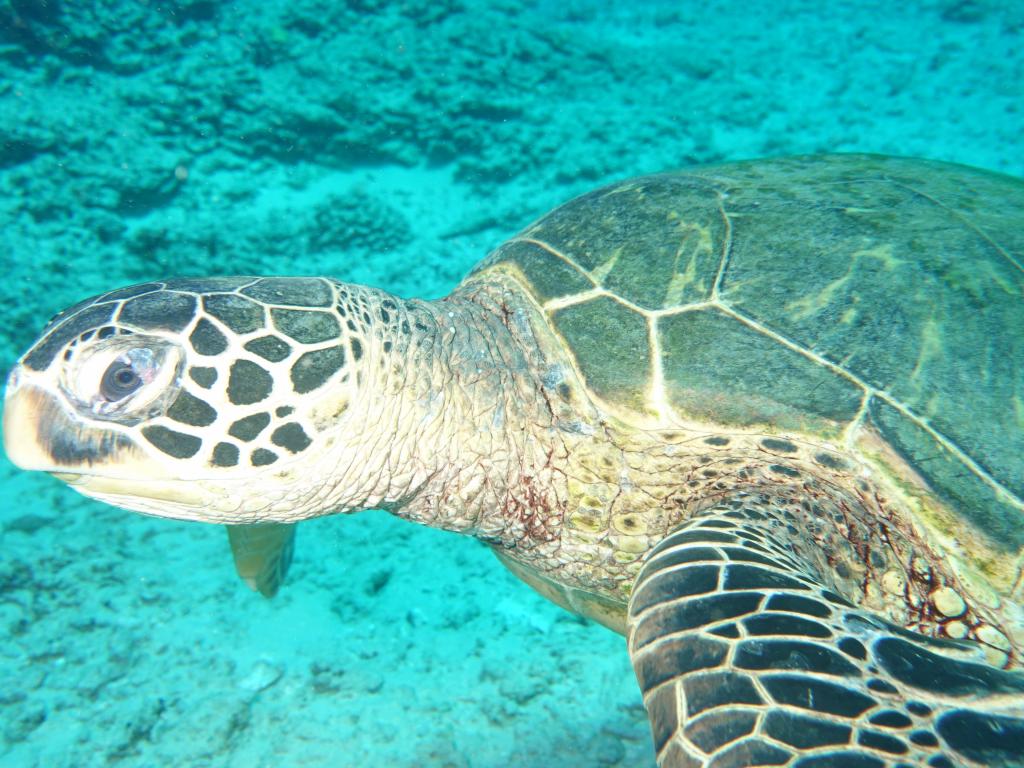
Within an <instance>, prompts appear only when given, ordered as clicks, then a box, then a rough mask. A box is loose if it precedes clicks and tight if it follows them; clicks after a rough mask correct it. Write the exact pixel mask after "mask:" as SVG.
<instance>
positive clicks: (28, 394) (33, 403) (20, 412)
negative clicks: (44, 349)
mask: <svg viewBox="0 0 1024 768" xmlns="http://www.w3.org/2000/svg"><path fill="white" fill-rule="evenodd" d="M52 406H53V403H52V398H49V397H48V396H47V395H46V393H45V392H43V391H42V390H40V389H38V388H37V387H34V386H31V385H28V384H24V383H22V374H21V368H20V366H19V367H17V368H15V369H14V370H13V371H11V375H10V376H9V377H8V379H7V394H6V397H5V398H4V452H5V453H6V454H7V458H9V459H10V460H11V462H13V463H14V464H15V466H18V467H21V468H22V469H35V470H44V471H45V470H52V469H53V468H54V460H53V456H52V454H51V453H50V451H48V450H46V449H45V448H44V447H43V446H42V445H41V443H40V440H39V436H40V433H41V431H42V429H41V425H40V416H42V415H43V414H44V413H48V412H51V411H52V410H53V408H52Z"/></svg>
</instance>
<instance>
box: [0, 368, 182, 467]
mask: <svg viewBox="0 0 1024 768" xmlns="http://www.w3.org/2000/svg"><path fill="white" fill-rule="evenodd" d="M4 451H5V452H6V453H7V456H8V458H10V460H11V461H12V462H13V463H14V464H15V465H16V466H18V467H21V468H22V469H29V470H37V471H42V472H50V473H52V474H58V475H60V476H61V479H62V480H68V478H67V477H66V476H67V475H83V474H84V475H96V474H118V473H117V472H116V471H112V470H115V468H117V467H121V466H123V465H124V464H125V463H126V462H128V461H130V460H132V459H136V460H137V459H140V458H143V457H142V455H141V454H140V453H139V451H138V449H137V448H136V447H135V444H134V442H133V441H132V440H131V438H129V437H128V436H127V435H125V434H123V433H121V432H117V431H115V430H111V429H104V428H103V426H102V425H97V424H94V423H90V422H89V421H87V420H84V419H83V418H82V417H81V416H79V415H78V414H75V413H73V412H72V411H71V410H69V406H67V404H66V403H65V402H64V401H63V400H62V399H61V398H59V397H57V396H55V395H54V394H53V393H52V392H50V391H49V390H48V389H45V388H43V387H40V386H38V385H37V384H35V383H32V382H31V381H29V380H28V377H27V376H26V375H25V372H24V370H23V369H22V368H21V367H20V366H19V367H17V368H15V369H14V371H13V372H12V373H11V375H10V378H8V380H7V394H6V397H5V399H4ZM161 474H162V473H161Z"/></svg>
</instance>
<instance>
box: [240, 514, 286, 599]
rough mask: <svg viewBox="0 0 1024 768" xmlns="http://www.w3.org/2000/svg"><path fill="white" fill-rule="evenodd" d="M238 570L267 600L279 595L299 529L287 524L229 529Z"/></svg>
mask: <svg viewBox="0 0 1024 768" xmlns="http://www.w3.org/2000/svg"><path fill="white" fill-rule="evenodd" d="M226 527H227V529H228V541H229V542H231V553H232V554H233V555H234V557H235V570H236V571H237V572H238V575H239V576H241V577H242V581H244V582H245V583H246V584H248V585H249V587H250V588H251V589H253V590H255V591H256V592H259V593H260V594H261V595H263V596H264V597H273V596H274V595H276V594H277V590H278V589H280V587H281V584H282V583H283V582H284V577H285V575H286V574H287V573H288V566H289V565H291V562H292V553H293V552H294V550H295V526H294V525H292V524H285V523H254V524H252V525H228V526H226Z"/></svg>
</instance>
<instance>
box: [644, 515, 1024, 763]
mask: <svg viewBox="0 0 1024 768" xmlns="http://www.w3.org/2000/svg"><path fill="white" fill-rule="evenodd" d="M780 522H781V516H780V517H779V518H776V516H775V515H773V514H772V510H764V509H760V508H758V509H755V508H752V507H749V506H744V507H740V508H732V507H729V506H720V507H716V508H713V509H711V510H708V512H706V513H705V514H703V515H701V516H699V517H696V518H694V519H693V520H691V521H689V522H688V523H686V524H685V525H683V526H682V527H680V528H678V529H677V530H675V531H674V532H672V533H671V534H670V535H669V536H667V537H666V538H665V540H664V541H662V542H661V543H660V544H659V545H658V546H657V547H655V548H654V549H653V550H652V551H651V553H650V555H649V556H648V558H647V560H646V562H645V563H644V566H643V568H642V570H641V571H640V574H639V576H638V577H637V581H636V584H635V587H634V589H633V593H632V597H631V598H630V603H629V618H628V621H629V650H630V655H631V657H632V661H633V668H634V670H635V671H636V676H637V680H638V681H639V683H640V688H641V690H642V692H643V697H644V704H645V705H646V707H647V712H648V715H649V716H650V720H651V730H652V732H653V736H654V744H655V750H656V753H657V757H658V765H659V766H661V768H691V767H692V768H696V767H698V766H750V765H784V766H794V768H795V767H796V766H799V767H800V768H826V767H827V766H831V767H834V768H888V767H895V766H911V765H913V766H918V765H921V766H931V767H932V768H953V766H964V765H990V766H1011V765H1016V766H1020V765H1024V675H1022V674H1021V673H1020V672H1012V671H1006V670H1002V669H998V668H996V667H993V666H991V665H989V664H987V663H985V661H984V655H983V654H982V653H981V651H980V649H979V648H978V647H976V646H974V645H972V644H969V643H962V642H952V641H947V640H936V639H932V638H929V637H925V636H923V635H919V634H917V633H914V632H910V631H907V630H905V629H902V628H900V627H897V626H895V625H893V624H891V623H890V622H887V621H884V620H882V619H880V618H878V617H876V616H874V615H872V614H870V613H867V612H865V611H860V610H857V609H856V608H855V607H853V606H852V605H851V604H850V603H849V602H847V601H846V600H844V599H843V598H841V597H839V596H838V595H835V594H833V593H832V592H831V591H829V590H828V589H827V588H826V586H825V584H826V583H827V582H826V581H825V579H824V578H822V576H821V574H817V573H814V571H813V569H812V568H810V567H808V566H806V565H804V564H803V563H801V562H798V561H797V559H796V558H795V557H794V555H793V553H792V552H790V551H788V549H787V547H786V546H784V545H783V544H780V543H778V541H779V539H780V538H783V537H780V536H779V535H778V531H779V528H778V527H777V526H778V524H779V523H780ZM791 529H792V526H791Z"/></svg>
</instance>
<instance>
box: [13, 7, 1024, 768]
mask: <svg viewBox="0 0 1024 768" xmlns="http://www.w3.org/2000/svg"><path fill="white" fill-rule="evenodd" d="M99 5H102V6H103V7H102V8H97V7H96V6H99ZM892 5H893V4H890V3H883V2H877V3H871V2H848V3H846V4H839V3H829V4H823V3H821V2H810V1H809V0H808V1H807V2H778V3H756V2H746V3H735V2H702V3H683V2H662V1H657V2H655V1H651V2H637V3H630V4H627V3H614V2H605V3H600V2H590V1H587V2H584V1H583V0H567V1H565V2H555V1H554V0H540V1H538V2H534V3H515V2H475V3H474V2H469V0H444V1H438V0H433V1H431V0H410V1H409V2H402V3H396V2H385V1H384V0H349V2H337V1H332V0H309V1H305V0H300V1H299V2H278V3H268V2H255V1H250V2H237V3H218V2H213V1H212V0H194V1H193V2H179V3H157V2H148V3H146V2H122V3H115V2H108V3H105V4H88V3H74V2H70V1H65V2H63V3H57V2H46V1H45V0H12V2H9V3H6V4H4V5H3V6H2V7H0V104H2V109H0V125H2V129H3V137H2V141H0V185H2V186H0V190H2V194H0V211H2V214H0V217H2V218H0V221H2V226H0V249H2V250H0V253H2V256H0V258H2V259H3V263H2V266H3V272H4V280H3V283H2V285H0V291H3V294H4V301H3V302H2V303H0V315H2V327H3V328H4V333H3V335H2V338H0V364H2V367H3V369H4V370H6V369H7V368H9V367H10V365H11V364H12V363H13V361H14V359H15V358H16V357H17V355H18V354H20V352H21V351H23V350H24V348H26V347H27V345H28V344H29V343H30V342H31V341H32V340H33V338H34V336H35V335H36V333H37V332H38V331H39V330H40V329H41V327H42V325H43V324H44V323H45V321H46V319H47V318H48V317H50V316H51V315H52V314H54V313H55V312H56V311H57V310H59V309H60V308H62V307H64V306H66V305H68V304H71V303H73V302H75V301H77V300H79V299H81V298H83V297H85V296H88V295H91V294H94V293H96V292H99V291H101V290H104V289H107V288H111V287H115V286H118V285H121V284H124V283H131V282H139V281H143V280H146V279H150V278H157V277H162V276H169V275H191V274H238V273H257V274H261V273H268V274H328V275H333V276H336V277H339V278H342V279H345V280H352V281H358V282H366V283H371V284H373V285H376V286H380V287H383V288H386V289H389V290H392V291H395V292H398V293H401V294H403V295H414V296H422V297H437V296H441V295H443V294H445V293H446V292H447V291H448V290H450V289H451V288H452V287H453V286H454V285H455V284H456V283H457V282H458V280H459V278H460V276H461V275H463V274H464V273H465V272H466V271H467V270H468V269H469V268H470V267H471V266H472V265H473V264H474V263H475V262H476V261H477V260H478V259H480V258H481V257H482V256H483V255H484V254H485V253H486V252H487V251H488V250H489V249H490V248H492V247H493V246H494V245H496V244H497V243H499V242H500V241H501V240H502V239H504V238H505V237H507V236H509V235H510V234H512V233H513V232H515V231H516V230H517V229H518V228H520V227H521V226H523V225H524V224H526V223H528V222H529V221H530V220H532V219H533V218H535V217H536V216H538V215H539V214H541V213H543V212H544V211H545V210H547V209H548V208H550V207H552V206H553V205H555V204H557V203H558V202H560V201H562V200H564V199H566V198H568V197H571V196H572V195H574V194H576V193H578V192H582V191H584V190H585V189H587V188H590V187H592V186H596V185H598V184H600V183H603V182H606V181H611V180H614V179H617V178H622V177H625V176H630V175H634V174H638V173H644V172H650V171H657V170H664V169H669V168H676V167H681V166H685V165H689V164H694V163H704V162H712V161H722V160H730V159H741V158H749V157H757V156H765V155H780V154H790V153H799V152H815V151H853V150H856V151H872V152H886V153H894V154H909V155H919V156H926V157H932V158H938V159H947V160H954V161H958V162H963V163H968V164H971V165H977V166H981V167H985V168H990V169H994V170H1000V171H1004V172H1009V173H1013V174H1016V175H1024V44H1022V38H1024V5H1021V4H1020V3H1017V2H1002V3H1001V2H995V1H993V2H983V1H981V0H979V1H978V2H940V1H936V2H918V3H912V4H906V5H904V6H903V7H901V8H899V9H893V7H892ZM0 483H2V496H0V502H2V506H0V530H2V533H0V537H2V538H0V625H2V629H0V631H2V635H0V637H2V639H0V681H2V685H0V728H2V733H0V736H2V743H0V764H3V765H5V766H7V765H9V766H36V765H38V766H58V767H59V766H69V767H70V766H76V767H77V766H106V765H117V766H133V767H134V766H162V765H174V766H299V765H304V766H340V767H345V766H395V767H396V768H398V767H404V766H410V767H411V766H458V767H460V768H461V767H462V766H466V767H467V768H468V767H470V766H471V767H472V768H490V767H494V768H497V767H498V766H536V767H537V768H546V767H547V766H567V767H569V766H573V767H577V768H583V767H584V766H586V767H587V768H590V767H591V766H646V765H653V759H652V756H651V748H650V745H649V733H648V726H647V720H646V717H645V715H644V712H643V708H642V705H641V702H640V696H639V694H638V692H637V691H636V690H635V683H634V680H633V674H632V671H631V669H630V666H629V662H628V659H627V656H626V653H625V648H624V641H623V640H622V638H620V637H618V636H616V635H613V634H612V633H610V632H608V631H606V630H604V629H602V628H600V627H597V626H595V625H591V624H588V623H585V622H583V621H581V620H578V619H576V618H574V617H572V616H569V615H568V614H565V613H563V612H561V611H560V610H559V609H557V608H555V607H554V606H552V605H549V604H547V603H545V602H543V601H542V600H541V599H540V598H539V597H537V596H535V595H534V594H533V593H532V592H531V591H530V590H529V589H527V588H526V587H525V586H523V585H521V584H520V583H519V582H517V581H516V580H515V579H514V577H512V576H511V575H510V574H508V573H507V572H506V571H505V570H504V569H503V568H502V567H501V566H500V565H499V564H498V563H497V561H496V560H495V559H494V558H493V556H492V555H491V554H490V553H489V552H488V551H487V550H486V549H485V548H483V547H482V546H480V545H478V544H477V543H475V542H473V541H471V540H468V539H460V538H456V537H454V536H451V535H448V534H443V533H439V532H436V531H429V530H424V529H420V528H416V527H413V526H411V525H409V524H405V523H401V522H399V521H395V520H392V519H391V518H389V517H387V516H386V515H384V514H382V513H366V514H363V515H360V516H357V517H352V518H346V519H340V518H338V519H331V518H328V519H323V520H318V521H313V522H311V523H306V524H303V526H302V528H301V530H300V531H299V540H298V552H297V557H296V562H295V563H294V565H293V567H292V571H291V574H290V578H289V582H288V585H287V587H286V588H285V589H284V590H283V591H282V593H281V594H280V595H279V596H278V597H276V598H275V599H274V600H272V601H265V600H262V599H260V598H258V597H256V596H254V595H253V594H251V593H250V592H248V591H247V590H245V589H244V588H243V587H242V586H241V585H240V583H239V582H238V581H237V579H236V577H235V575H234V572H233V568H232V565H231V562H230V556H229V554H228V551H227V544H226V541H225V537H224V534H223V531H222V530H220V529H218V528H215V527H212V526H211V527H206V526H202V525H197V524H184V523H174V522H170V521H164V520H154V519H147V518H143V517H139V516H135V515H132V514H129V513H127V512H122V511H119V510H115V509H111V508H108V507H104V506H102V505H99V504H96V503H94V502H90V501H87V500H85V499H83V498H81V497H78V496H77V495H75V494H74V493H73V492H72V491H70V490H68V489H66V488H65V487H63V486H62V485H61V484H59V483H58V482H57V481H55V480H52V479H50V478H44V477H34V476H30V475H27V474H20V473H16V472H15V471H14V470H13V468H12V467H11V466H10V465H9V464H8V463H6V462H4V463H0Z"/></svg>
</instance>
